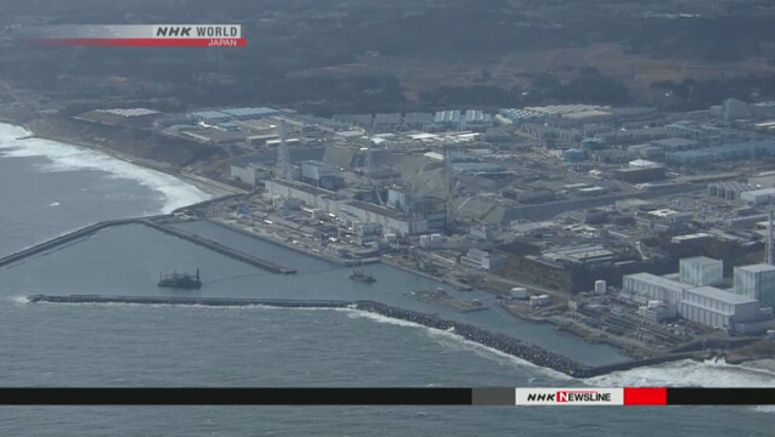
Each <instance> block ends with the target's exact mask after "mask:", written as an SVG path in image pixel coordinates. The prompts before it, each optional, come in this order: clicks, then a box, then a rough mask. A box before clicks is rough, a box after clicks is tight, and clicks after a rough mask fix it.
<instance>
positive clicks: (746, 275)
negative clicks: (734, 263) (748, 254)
mask: <svg viewBox="0 0 775 437" xmlns="http://www.w3.org/2000/svg"><path fill="white" fill-rule="evenodd" d="M734 286H735V292H736V293H738V294H740V295H742V296H746V297H748V298H750V299H756V300H758V301H760V302H762V303H763V304H765V305H775V266H771V265H769V264H754V265H750V266H742V267H735V270H734Z"/></svg>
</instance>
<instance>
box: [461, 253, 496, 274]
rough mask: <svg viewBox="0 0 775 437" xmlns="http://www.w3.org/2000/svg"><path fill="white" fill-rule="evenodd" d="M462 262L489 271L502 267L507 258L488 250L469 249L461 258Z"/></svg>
mask: <svg viewBox="0 0 775 437" xmlns="http://www.w3.org/2000/svg"><path fill="white" fill-rule="evenodd" d="M460 262H461V263H462V264H463V265H464V266H467V267H471V268H474V269H477V270H482V271H485V272H489V271H492V270H497V269H499V268H500V267H502V266H503V265H504V264H505V263H506V258H505V257H503V256H499V255H493V254H491V253H490V252H487V251H486V250H481V249H469V250H468V252H467V253H466V254H465V255H464V256H462V257H461V258H460Z"/></svg>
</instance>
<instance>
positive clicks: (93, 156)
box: [0, 123, 211, 212]
mask: <svg viewBox="0 0 775 437" xmlns="http://www.w3.org/2000/svg"><path fill="white" fill-rule="evenodd" d="M31 134H32V133H31V132H29V131H27V130H26V129H24V128H22V127H18V126H13V125H9V124H3V123H0V154H1V155H2V156H7V157H37V156H39V157H44V158H47V159H48V162H47V163H45V164H43V165H41V166H40V167H39V170H40V171H45V172H61V171H78V170H92V171H102V172H105V173H108V174H110V175H111V176H112V177H114V178H121V179H130V180H133V181H136V182H137V183H139V184H140V185H143V186H145V187H147V188H149V189H151V190H153V191H156V192H159V193H161V194H162V195H163V196H164V199H165V202H164V206H163V208H162V211H161V212H170V211H172V210H174V209H177V208H181V207H184V206H187V205H191V204H194V203H197V202H201V201H204V200H207V199H209V198H210V197H211V196H210V195H208V194H206V193H204V192H202V191H201V190H199V189H198V188H196V187H195V186H193V185H190V184H187V183H185V182H183V181H181V180H180V179H178V178H176V177H174V176H171V175H168V174H166V173H162V172H159V171H156V170H152V169H149V168H146V167H141V166H138V165H135V164H132V163H130V162H127V161H123V160H121V159H118V158H115V157H112V156H110V155H107V154H105V153H101V152H98V151H95V150H91V149H86V148H81V147H77V146H73V145H70V144H65V143H59V142H56V141H50V140H44V139H40V138H27V139H22V138H24V137H28V136H30V135H31Z"/></svg>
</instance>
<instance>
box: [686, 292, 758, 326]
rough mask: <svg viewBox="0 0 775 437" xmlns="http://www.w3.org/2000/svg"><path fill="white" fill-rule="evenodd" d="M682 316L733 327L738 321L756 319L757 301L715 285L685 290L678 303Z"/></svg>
mask: <svg viewBox="0 0 775 437" xmlns="http://www.w3.org/2000/svg"><path fill="white" fill-rule="evenodd" d="M678 313H679V314H680V315H681V317H683V318H684V319H687V320H691V321H692V322H695V323H699V324H701V325H705V326H710V327H712V328H717V329H719V328H732V327H734V324H735V323H737V322H747V321H753V320H756V319H757V317H758V316H759V302H758V301H756V300H755V299H751V298H748V297H745V296H740V295H738V294H735V293H730V292H728V291H724V290H721V289H718V288H715V287H698V288H690V289H687V290H684V293H683V299H681V301H680V302H679V304H678Z"/></svg>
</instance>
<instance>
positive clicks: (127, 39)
mask: <svg viewBox="0 0 775 437" xmlns="http://www.w3.org/2000/svg"><path fill="white" fill-rule="evenodd" d="M24 34H25V36H24V38H23V39H25V40H27V41H31V42H33V43H36V44H42V45H54V46H56V45H66V46H67V45H76V46H125V47H244V46H245V45H246V44H247V41H246V40H245V37H244V36H243V35H242V26H241V25H239V24H144V25H134V24H132V25H121V24H120V25H96V26H95V25H89V26H78V25H60V26H48V27H38V28H34V29H28V30H27V32H24Z"/></svg>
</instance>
